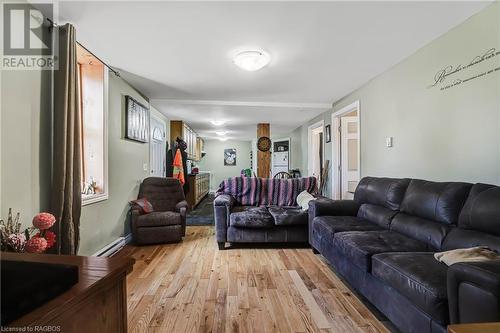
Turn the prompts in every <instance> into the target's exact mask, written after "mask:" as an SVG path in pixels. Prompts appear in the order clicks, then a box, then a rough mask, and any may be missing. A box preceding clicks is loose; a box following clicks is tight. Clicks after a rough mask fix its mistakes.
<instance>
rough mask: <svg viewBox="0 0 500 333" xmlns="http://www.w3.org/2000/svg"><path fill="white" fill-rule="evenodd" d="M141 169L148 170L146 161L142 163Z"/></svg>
mask: <svg viewBox="0 0 500 333" xmlns="http://www.w3.org/2000/svg"><path fill="white" fill-rule="evenodd" d="M142 170H144V171H148V164H147V163H144V164H143V165H142Z"/></svg>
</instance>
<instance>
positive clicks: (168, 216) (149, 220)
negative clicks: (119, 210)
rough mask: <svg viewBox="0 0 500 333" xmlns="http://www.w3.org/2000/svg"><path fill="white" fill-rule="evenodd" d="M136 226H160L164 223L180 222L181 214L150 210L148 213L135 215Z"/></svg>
mask: <svg viewBox="0 0 500 333" xmlns="http://www.w3.org/2000/svg"><path fill="white" fill-rule="evenodd" d="M136 223H137V226H138V227H141V228H144V227H161V226H166V225H176V224H181V223H182V220H181V214H179V213H176V212H152V213H149V214H144V215H139V216H138V217H137V222H136Z"/></svg>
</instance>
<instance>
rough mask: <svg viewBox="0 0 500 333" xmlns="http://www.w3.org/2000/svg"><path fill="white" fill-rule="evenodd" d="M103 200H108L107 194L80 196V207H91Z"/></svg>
mask: <svg viewBox="0 0 500 333" xmlns="http://www.w3.org/2000/svg"><path fill="white" fill-rule="evenodd" d="M104 200H108V194H107V193H104V194H94V195H85V194H82V206H87V205H91V204H94V203H97V202H101V201H104Z"/></svg>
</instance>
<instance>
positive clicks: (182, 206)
mask: <svg viewBox="0 0 500 333" xmlns="http://www.w3.org/2000/svg"><path fill="white" fill-rule="evenodd" d="M188 209H189V204H188V202H187V201H186V200H182V201H180V202H178V203H177V204H176V205H175V211H176V212H178V213H180V214H181V221H182V224H181V225H182V236H186V215H187V211H188Z"/></svg>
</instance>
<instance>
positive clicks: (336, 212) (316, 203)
mask: <svg viewBox="0 0 500 333" xmlns="http://www.w3.org/2000/svg"><path fill="white" fill-rule="evenodd" d="M359 206H360V205H359V204H358V203H357V202H356V201H354V200H332V199H328V198H325V197H320V198H318V199H316V200H311V201H309V217H312V218H315V217H316V216H356V215H357V214H358V210H359Z"/></svg>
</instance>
